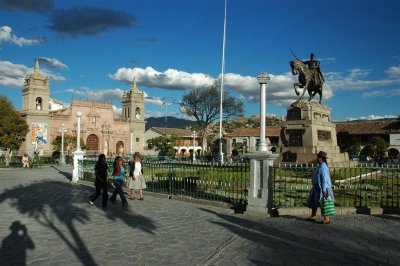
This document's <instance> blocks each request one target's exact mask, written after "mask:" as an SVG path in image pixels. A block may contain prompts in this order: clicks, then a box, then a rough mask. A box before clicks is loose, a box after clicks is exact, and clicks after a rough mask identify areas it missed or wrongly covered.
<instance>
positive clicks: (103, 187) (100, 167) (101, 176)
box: [89, 154, 108, 208]
mask: <svg viewBox="0 0 400 266" xmlns="http://www.w3.org/2000/svg"><path fill="white" fill-rule="evenodd" d="M107 170H108V165H107V162H106V155H104V154H100V155H99V158H98V160H97V163H96V166H95V167H94V173H95V176H96V179H95V181H94V185H95V187H96V192H95V193H94V194H92V195H91V196H90V201H89V204H90V205H93V203H94V202H95V201H96V199H97V198H98V197H99V196H100V194H101V192H102V191H103V200H102V202H101V206H102V207H103V208H105V207H107V203H108V192H107V175H108V172H107Z"/></svg>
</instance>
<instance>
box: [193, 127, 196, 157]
mask: <svg viewBox="0 0 400 266" xmlns="http://www.w3.org/2000/svg"><path fill="white" fill-rule="evenodd" d="M192 137H193V154H192V157H193V162H194V161H195V160H196V155H195V149H194V146H195V145H196V144H195V143H196V131H194V130H193V134H192Z"/></svg>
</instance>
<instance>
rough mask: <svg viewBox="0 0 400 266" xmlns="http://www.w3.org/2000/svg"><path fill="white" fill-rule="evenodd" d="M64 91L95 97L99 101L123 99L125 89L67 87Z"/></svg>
mask: <svg viewBox="0 0 400 266" xmlns="http://www.w3.org/2000/svg"><path fill="white" fill-rule="evenodd" d="M64 92H67V93H72V94H76V95H79V96H82V97H84V98H88V99H93V100H97V101H113V100H116V101H121V98H122V95H123V94H124V90H121V89H118V88H117V89H106V90H93V89H91V88H87V87H83V88H77V89H67V90H64Z"/></svg>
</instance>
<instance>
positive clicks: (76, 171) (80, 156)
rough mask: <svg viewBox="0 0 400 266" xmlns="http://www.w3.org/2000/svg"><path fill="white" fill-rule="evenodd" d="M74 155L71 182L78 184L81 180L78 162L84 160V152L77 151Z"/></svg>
mask: <svg viewBox="0 0 400 266" xmlns="http://www.w3.org/2000/svg"><path fill="white" fill-rule="evenodd" d="M73 154H74V168H73V170H72V180H71V182H73V183H77V182H78V180H79V165H78V160H83V151H75V152H73Z"/></svg>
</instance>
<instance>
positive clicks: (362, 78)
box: [0, 0, 400, 121]
mask: <svg viewBox="0 0 400 266" xmlns="http://www.w3.org/2000/svg"><path fill="white" fill-rule="evenodd" d="M224 7H225V0H0V94H2V95H6V96H7V97H8V98H9V99H10V100H11V101H12V102H13V104H14V107H15V108H16V109H18V110H20V109H21V107H22V87H23V82H24V78H25V77H26V76H27V75H30V74H31V73H32V72H33V67H34V63H35V61H36V60H39V63H40V69H41V72H42V73H43V74H45V75H46V76H48V77H49V80H50V90H51V93H50V97H51V98H54V99H56V100H58V101H61V102H62V103H64V104H66V105H69V104H70V103H71V100H72V98H78V99H93V100H98V101H112V103H113V105H114V106H115V109H116V110H117V111H120V110H121V103H120V98H121V96H122V94H123V91H126V90H129V89H130V86H131V85H130V84H131V82H132V80H133V79H135V81H136V83H137V85H138V88H139V89H140V90H142V91H144V93H145V96H146V105H145V117H146V118H148V117H151V116H154V117H160V116H164V115H165V114H167V115H168V116H175V117H181V118H184V117H185V116H184V114H182V113H181V112H180V108H179V107H180V106H179V102H180V101H181V99H182V97H183V95H185V94H188V93H190V91H191V90H192V89H194V88H205V87H207V86H212V85H216V86H218V87H220V86H221V85H220V84H221V73H222V58H223V56H222V54H223V36H224ZM226 7H227V8H226V35H225V36H226V39H225V41H226V42H225V57H224V58H225V67H224V75H223V78H224V87H223V89H224V93H227V94H229V95H231V96H234V97H235V98H237V99H238V100H240V101H242V102H243V103H244V106H245V116H246V117H250V116H254V115H259V114H260V85H259V84H258V83H257V79H256V78H257V76H258V75H259V74H260V73H262V72H267V73H268V74H269V76H270V78H271V79H270V81H269V83H268V84H267V89H266V112H267V115H277V116H285V115H286V112H287V108H288V106H290V104H291V103H293V102H294V101H296V100H297V99H298V96H297V95H296V94H295V91H294V88H293V83H294V82H296V81H297V79H298V76H294V75H293V74H292V72H291V68H290V65H289V61H291V60H294V59H295V57H294V56H296V57H297V58H298V59H300V60H307V59H308V58H309V55H310V53H311V52H313V53H314V54H315V58H316V59H317V60H319V61H320V63H321V71H322V73H323V75H324V77H325V80H326V82H325V83H324V86H323V97H322V104H324V105H327V106H328V107H329V108H330V109H331V112H332V113H331V117H332V120H334V121H344V120H352V119H374V118H385V117H398V116H399V115H400V112H399V110H400V109H399V107H398V106H399V104H400V28H399V26H398V25H399V15H398V14H399V11H400V1H398V0H352V1H348V0H227V6H226ZM290 49H291V50H292V51H293V53H294V55H293V54H292V52H291V51H290ZM305 98H306V99H308V94H307V92H306V94H305ZM316 100H318V96H316Z"/></svg>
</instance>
